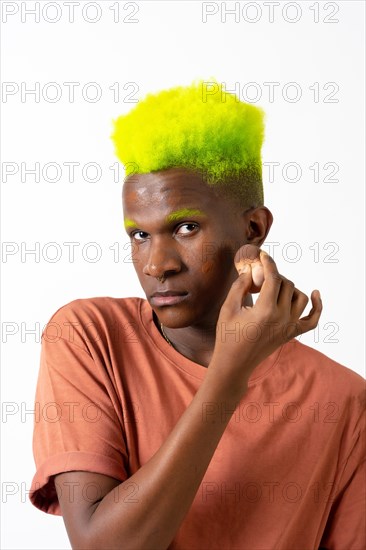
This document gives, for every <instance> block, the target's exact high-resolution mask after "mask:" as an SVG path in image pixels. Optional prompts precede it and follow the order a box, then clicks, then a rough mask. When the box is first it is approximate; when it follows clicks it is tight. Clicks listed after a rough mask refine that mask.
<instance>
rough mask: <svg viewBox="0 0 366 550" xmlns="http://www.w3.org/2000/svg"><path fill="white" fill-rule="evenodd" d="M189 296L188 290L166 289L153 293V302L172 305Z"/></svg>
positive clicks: (154, 303)
mask: <svg viewBox="0 0 366 550" xmlns="http://www.w3.org/2000/svg"><path fill="white" fill-rule="evenodd" d="M187 296H188V292H182V291H178V290H165V291H162V292H154V294H152V295H151V303H152V305H154V306H171V305H175V304H179V303H180V302H183V301H184V300H185V299H186V298H187Z"/></svg>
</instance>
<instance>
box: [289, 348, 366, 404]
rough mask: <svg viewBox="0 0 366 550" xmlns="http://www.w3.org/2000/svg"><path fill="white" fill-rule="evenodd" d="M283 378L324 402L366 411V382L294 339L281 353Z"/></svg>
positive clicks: (346, 368) (353, 372) (349, 370)
mask: <svg viewBox="0 0 366 550" xmlns="http://www.w3.org/2000/svg"><path fill="white" fill-rule="evenodd" d="M281 367H282V370H283V375H284V376H285V375H287V376H288V377H289V378H290V379H291V380H292V381H293V383H294V384H296V385H299V386H301V387H302V388H303V389H304V390H309V391H311V392H312V393H316V394H318V396H319V398H320V399H321V400H322V401H323V402H325V401H327V402H337V403H343V404H346V403H349V400H352V401H353V402H354V405H356V406H357V408H361V410H362V409H363V410H364V409H365V401H366V381H365V379H364V378H363V377H362V376H360V375H359V374H357V373H356V372H355V371H353V370H352V369H350V368H348V367H346V366H345V365H342V364H340V363H338V362H337V361H335V360H334V359H331V358H330V357H328V356H327V355H325V354H324V353H321V352H320V351H318V350H316V349H314V348H312V347H310V346H307V345H305V344H302V343H301V342H299V341H298V340H295V339H294V340H291V341H290V342H288V344H286V345H285V346H284V349H283V353H282V354H281Z"/></svg>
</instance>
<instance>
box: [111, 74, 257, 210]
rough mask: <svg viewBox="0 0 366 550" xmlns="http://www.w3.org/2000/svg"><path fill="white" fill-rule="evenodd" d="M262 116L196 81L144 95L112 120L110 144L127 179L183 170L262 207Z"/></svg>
mask: <svg viewBox="0 0 366 550" xmlns="http://www.w3.org/2000/svg"><path fill="white" fill-rule="evenodd" d="M263 118H264V113H263V111H262V109H260V108H258V107H255V106H254V105H251V104H248V103H244V102H242V101H240V100H239V98H238V97H237V96H236V95H234V94H232V93H229V92H226V91H225V88H224V86H223V84H220V83H218V82H216V81H209V82H205V81H198V82H196V83H193V84H192V85H190V86H178V87H175V88H171V89H169V90H163V91H160V92H158V93H156V94H148V95H147V96H146V97H145V98H144V99H143V100H142V101H140V102H139V103H138V104H137V105H136V107H134V108H133V109H132V110H131V111H130V112H129V113H128V114H126V115H122V116H120V117H119V118H117V120H114V121H113V123H114V131H113V134H112V136H111V137H112V140H113V141H114V144H115V152H116V155H117V157H118V158H119V159H120V160H121V161H122V163H123V164H124V165H125V169H126V176H128V175H131V174H134V173H137V174H145V173H148V172H154V171H160V170H166V169H169V168H173V167H182V168H186V169H190V170H194V171H199V172H201V173H202V174H203V177H204V180H205V181H206V183H207V184H209V185H215V186H217V187H218V188H220V189H223V190H224V191H226V192H227V193H228V195H229V196H232V197H233V198H235V199H236V200H239V201H240V202H241V203H243V204H246V205H247V206H259V205H262V204H263V185H262V163H261V147H262V142H263V137H264V123H263Z"/></svg>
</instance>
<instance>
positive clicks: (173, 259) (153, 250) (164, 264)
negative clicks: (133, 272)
mask: <svg viewBox="0 0 366 550" xmlns="http://www.w3.org/2000/svg"><path fill="white" fill-rule="evenodd" d="M150 243H151V244H150V249H149V253H148V256H147V261H146V264H145V266H144V267H143V269H142V272H143V273H144V274H145V275H150V276H152V277H164V278H166V276H167V275H168V274H173V273H179V271H180V270H181V260H180V256H179V254H178V251H177V250H175V248H174V246H172V245H171V244H169V243H168V242H167V241H166V240H165V241H164V242H163V240H162V239H156V240H153V239H151V241H150Z"/></svg>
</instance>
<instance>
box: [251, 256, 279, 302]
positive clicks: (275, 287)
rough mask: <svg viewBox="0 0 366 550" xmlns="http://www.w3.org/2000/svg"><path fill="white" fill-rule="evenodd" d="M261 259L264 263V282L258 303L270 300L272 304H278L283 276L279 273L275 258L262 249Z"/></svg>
mask: <svg viewBox="0 0 366 550" xmlns="http://www.w3.org/2000/svg"><path fill="white" fill-rule="evenodd" d="M260 260H261V263H262V265H263V275H264V282H263V285H262V288H261V291H260V293H259V296H258V298H257V302H256V303H259V304H260V303H262V302H263V303H264V302H265V301H266V302H267V301H268V300H269V301H270V302H272V304H273V303H275V304H277V298H278V294H279V292H280V288H281V284H282V277H281V275H280V274H279V273H278V269H277V266H276V264H275V262H274V260H273V259H272V258H271V257H270V256H269V255H268V254H267V252H265V251H264V250H261V252H260Z"/></svg>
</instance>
